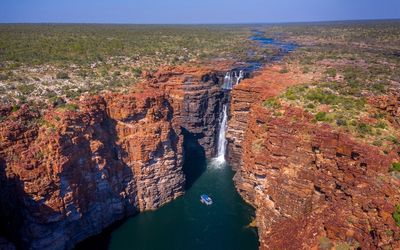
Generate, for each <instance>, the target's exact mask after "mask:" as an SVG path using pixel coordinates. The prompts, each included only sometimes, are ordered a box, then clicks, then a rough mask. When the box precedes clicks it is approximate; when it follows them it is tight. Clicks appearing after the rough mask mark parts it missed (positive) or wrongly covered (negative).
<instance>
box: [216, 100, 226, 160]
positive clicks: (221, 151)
mask: <svg viewBox="0 0 400 250" xmlns="http://www.w3.org/2000/svg"><path fill="white" fill-rule="evenodd" d="M227 109H228V105H227V104H224V106H223V107H222V119H221V123H220V127H219V132H218V148H217V149H218V151H217V157H216V158H215V161H216V163H218V164H223V163H224V162H225V153H226V145H227V143H228V142H227V141H226V136H225V133H226V129H227V122H228V111H227Z"/></svg>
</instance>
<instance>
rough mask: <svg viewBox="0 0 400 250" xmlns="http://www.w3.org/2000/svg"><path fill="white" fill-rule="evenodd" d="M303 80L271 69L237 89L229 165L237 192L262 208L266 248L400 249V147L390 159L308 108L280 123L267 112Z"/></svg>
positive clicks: (288, 110)
mask: <svg viewBox="0 0 400 250" xmlns="http://www.w3.org/2000/svg"><path fill="white" fill-rule="evenodd" d="M303 80H304V79H301V76H296V75H293V74H278V73H277V70H274V69H267V70H265V71H264V73H262V74H261V75H259V76H257V77H255V78H254V79H248V80H245V81H243V82H242V83H241V84H240V85H239V86H237V87H235V88H234V90H233V91H232V101H231V113H232V114H231V120H230V122H229V131H228V138H229V140H230V142H231V144H230V148H229V156H230V157H229V159H230V160H231V161H232V163H233V165H234V166H235V168H236V169H237V170H238V171H237V173H236V175H235V178H234V180H235V184H236V187H237V189H238V191H239V192H240V194H241V195H242V196H243V197H244V199H245V200H246V201H248V202H249V203H250V204H252V205H253V206H254V207H255V208H256V224H257V227H258V230H259V236H260V248H261V249H319V248H321V247H323V248H324V249H331V248H333V246H334V245H336V246H338V245H339V246H340V245H341V246H352V247H354V248H357V247H358V246H360V247H361V248H362V249H398V248H399V247H400V241H399V240H400V229H399V227H398V226H397V225H396V224H395V222H394V220H393V218H392V213H393V211H394V209H395V205H396V204H398V203H399V202H400V194H399V187H400V181H399V179H397V178H396V177H395V176H392V175H391V174H390V173H389V171H388V169H389V167H390V165H391V163H392V162H393V161H394V160H397V161H398V160H399V157H400V155H399V152H400V149H398V150H397V151H392V152H389V153H388V154H383V153H382V152H381V151H380V150H379V149H378V148H377V147H374V146H369V145H366V144H364V143H361V142H359V141H356V140H354V139H352V138H351V137H350V136H348V135H346V134H342V133H339V132H337V131H335V129H333V128H332V127H330V126H328V125H318V124H313V123H311V122H310V121H311V117H310V115H308V114H307V113H306V112H304V111H303V110H301V109H297V108H293V107H283V108H282V110H280V112H281V113H283V115H282V116H279V117H278V116H275V115H274V114H273V112H272V111H270V110H268V109H266V108H264V107H262V105H261V102H262V100H265V99H266V98H268V97H271V96H274V95H276V94H277V93H279V92H280V91H282V90H283V89H284V88H285V87H286V86H288V85H292V84H296V83H301V82H302V81H303ZM382 106H385V107H389V109H390V110H395V109H396V108H391V107H393V105H382ZM383 108H384V107H383ZM396 110H397V109H396ZM238 159H239V160H238Z"/></svg>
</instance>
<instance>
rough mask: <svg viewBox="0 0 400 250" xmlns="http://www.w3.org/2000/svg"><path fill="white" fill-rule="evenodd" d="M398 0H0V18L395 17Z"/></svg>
mask: <svg viewBox="0 0 400 250" xmlns="http://www.w3.org/2000/svg"><path fill="white" fill-rule="evenodd" d="M398 18H400V1H399V0H379V1H377V0H351V1H349V0H324V1H321V0H302V1H298V0H279V1H278V0H247V1H243V0H201V1H199V0H195V1H184V0H147V1H130V0H86V1H82V0H59V1H54V0H37V1H32V0H2V1H1V2H0V23H134V24H146V23H147V24H203V23H204V24H206V23H277V22H312V21H333V20H360V19H398Z"/></svg>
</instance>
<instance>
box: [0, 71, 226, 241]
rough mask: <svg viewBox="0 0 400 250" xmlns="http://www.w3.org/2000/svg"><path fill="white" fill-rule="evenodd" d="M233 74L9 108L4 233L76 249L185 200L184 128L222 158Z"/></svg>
mask: <svg viewBox="0 0 400 250" xmlns="http://www.w3.org/2000/svg"><path fill="white" fill-rule="evenodd" d="M224 75H225V71H215V70H210V69H209V68H201V69H196V68H179V67H177V68H173V69H168V71H160V72H158V73H157V74H155V75H154V76H150V77H149V80H148V82H147V83H144V84H142V85H137V86H136V89H137V90H136V92H132V93H128V94H111V93H108V94H103V95H101V96H86V97H82V98H81V100H80V101H77V102H75V103H74V104H66V105H62V106H60V107H57V108H49V109H48V110H45V111H43V112H41V113H44V114H43V115H41V114H40V112H39V111H38V110H37V109H35V108H34V107H28V106H27V105H25V106H22V107H21V108H20V109H19V110H17V111H13V110H12V108H11V107H3V108H1V109H0V112H1V115H2V117H4V119H3V120H2V121H1V122H0V139H1V144H0V205H1V206H0V209H1V213H0V214H1V215H4V218H3V217H2V218H1V232H3V230H4V233H5V234H6V236H7V237H8V238H10V239H13V240H15V241H19V243H20V244H21V247H23V248H30V249H65V248H67V249H69V248H72V247H73V246H74V245H75V244H76V243H77V242H79V241H81V240H83V239H85V238H87V237H88V236H91V235H93V234H96V233H99V232H100V231H101V230H102V229H103V228H104V227H106V226H108V225H110V224H111V223H113V222H115V221H117V220H120V219H122V218H124V217H126V216H128V215H132V214H134V213H137V212H140V211H145V210H152V209H156V208H158V207H160V206H161V205H163V204H165V203H166V202H169V201H171V200H172V199H174V198H176V197H178V196H180V195H182V194H183V193H184V187H185V175H184V172H183V169H182V165H183V141H184V135H183V132H182V131H183V130H186V131H188V132H189V133H191V134H192V135H194V136H195V138H197V140H198V142H199V144H200V145H201V146H202V147H203V148H204V150H205V152H206V154H207V157H210V158H211V157H213V156H214V155H215V154H216V138H217V130H218V123H219V120H220V115H221V113H222V106H223V103H226V102H227V100H226V99H225V95H224V91H223V90H222V89H221V84H222V79H223V77H224Z"/></svg>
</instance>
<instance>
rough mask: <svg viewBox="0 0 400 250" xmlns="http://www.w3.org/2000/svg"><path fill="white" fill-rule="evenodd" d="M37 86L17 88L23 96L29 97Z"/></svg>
mask: <svg viewBox="0 0 400 250" xmlns="http://www.w3.org/2000/svg"><path fill="white" fill-rule="evenodd" d="M35 89H36V88H35V85H33V84H21V85H18V86H17V90H18V91H19V92H21V93H22V94H23V95H29V94H31V93H32V92H33V91H35Z"/></svg>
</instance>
